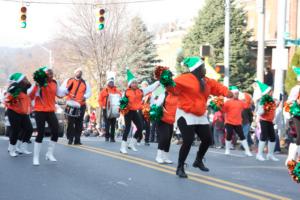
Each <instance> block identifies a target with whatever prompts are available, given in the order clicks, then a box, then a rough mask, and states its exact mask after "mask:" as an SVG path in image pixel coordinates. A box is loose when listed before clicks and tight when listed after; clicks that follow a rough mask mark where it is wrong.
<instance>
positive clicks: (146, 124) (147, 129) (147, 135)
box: [138, 111, 150, 143]
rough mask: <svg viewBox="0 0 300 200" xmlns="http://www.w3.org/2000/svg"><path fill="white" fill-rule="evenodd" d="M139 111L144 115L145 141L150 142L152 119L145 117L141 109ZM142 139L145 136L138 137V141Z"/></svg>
mask: <svg viewBox="0 0 300 200" xmlns="http://www.w3.org/2000/svg"><path fill="white" fill-rule="evenodd" d="M139 113H140V115H141V116H142V123H143V130H145V143H149V139H150V120H149V121H147V120H146V119H145V118H144V116H143V113H142V112H141V111H140V112H139ZM142 139H143V138H142V137H140V138H138V141H139V142H140V141H141V140H142Z"/></svg>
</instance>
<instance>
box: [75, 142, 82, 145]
mask: <svg viewBox="0 0 300 200" xmlns="http://www.w3.org/2000/svg"><path fill="white" fill-rule="evenodd" d="M74 145H82V143H81V142H76V143H74Z"/></svg>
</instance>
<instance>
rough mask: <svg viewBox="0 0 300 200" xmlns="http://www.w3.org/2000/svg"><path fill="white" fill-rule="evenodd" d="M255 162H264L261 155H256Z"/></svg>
mask: <svg viewBox="0 0 300 200" xmlns="http://www.w3.org/2000/svg"><path fill="white" fill-rule="evenodd" d="M256 160H259V161H265V158H264V157H263V155H261V154H256Z"/></svg>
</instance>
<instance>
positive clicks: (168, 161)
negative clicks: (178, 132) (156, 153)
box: [162, 151, 173, 164]
mask: <svg viewBox="0 0 300 200" xmlns="http://www.w3.org/2000/svg"><path fill="white" fill-rule="evenodd" d="M162 156H163V160H164V162H165V163H167V164H172V163H173V161H172V160H170V158H169V152H165V151H163V152H162Z"/></svg>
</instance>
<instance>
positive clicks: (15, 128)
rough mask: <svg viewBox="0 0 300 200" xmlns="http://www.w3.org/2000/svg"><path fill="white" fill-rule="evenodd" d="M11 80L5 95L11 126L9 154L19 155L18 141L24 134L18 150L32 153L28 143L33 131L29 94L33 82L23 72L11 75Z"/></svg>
mask: <svg viewBox="0 0 300 200" xmlns="http://www.w3.org/2000/svg"><path fill="white" fill-rule="evenodd" d="M9 82H10V85H9V87H8V90H7V93H6V96H5V106H6V108H7V116H8V120H9V123H10V127H11V134H10V136H9V147H8V151H9V155H10V156H12V157H15V156H17V155H18V154H17V152H16V150H17V149H16V143H17V140H18V136H19V135H22V137H20V138H19V140H20V141H21V147H20V149H19V150H18V152H19V153H24V154H31V152H29V151H28V149H27V144H28V142H29V140H30V138H31V135H32V131H33V129H32V125H31V122H30V118H29V114H30V107H31V105H30V104H31V100H30V97H29V96H28V95H27V89H29V88H30V86H31V84H30V82H29V81H28V80H27V78H26V76H24V75H23V74H22V73H14V74H12V75H10V77H9ZM21 133H22V134H21Z"/></svg>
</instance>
